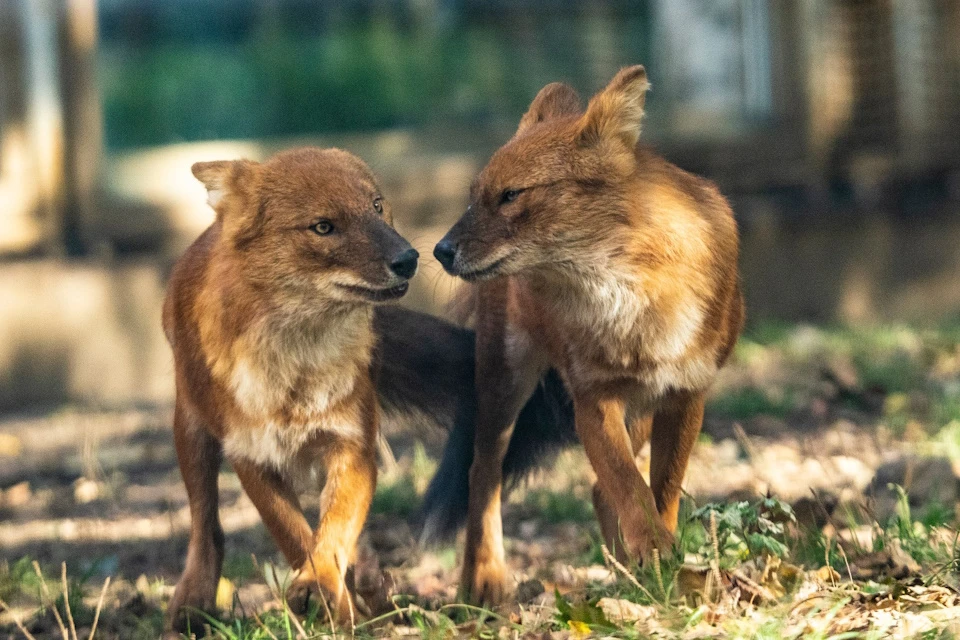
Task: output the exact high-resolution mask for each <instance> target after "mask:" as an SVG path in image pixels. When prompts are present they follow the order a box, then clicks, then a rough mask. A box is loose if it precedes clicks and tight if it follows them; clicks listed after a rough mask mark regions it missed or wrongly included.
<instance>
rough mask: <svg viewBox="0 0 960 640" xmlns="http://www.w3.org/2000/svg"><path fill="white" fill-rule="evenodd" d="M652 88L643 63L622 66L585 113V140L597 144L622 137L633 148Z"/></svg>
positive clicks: (591, 100) (583, 140) (581, 135)
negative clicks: (647, 97)
mask: <svg viewBox="0 0 960 640" xmlns="http://www.w3.org/2000/svg"><path fill="white" fill-rule="evenodd" d="M649 88H650V83H649V82H647V71H646V70H645V69H644V68H643V65H639V64H638V65H636V66H633V67H626V68H623V69H621V70H620V72H619V73H618V74H617V75H615V76H614V77H613V80H611V81H610V84H608V85H607V87H606V88H605V89H604V90H603V91H601V92H600V93H598V94H597V95H595V96H594V97H593V98H591V99H590V104H589V105H587V112H586V113H585V114H584V115H583V128H582V130H581V132H580V140H581V142H583V143H584V144H595V143H597V142H600V141H601V140H605V139H620V140H622V141H623V143H624V144H625V145H627V147H628V148H630V149H633V147H635V146H636V144H637V140H639V139H640V121H641V120H642V119H643V105H644V102H645V100H646V95H647V89H649Z"/></svg>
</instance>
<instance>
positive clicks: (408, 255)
mask: <svg viewBox="0 0 960 640" xmlns="http://www.w3.org/2000/svg"><path fill="white" fill-rule="evenodd" d="M419 257H420V254H419V253H417V250H416V249H414V248H413V247H410V248H409V249H407V250H406V251H402V252H400V254H398V255H397V256H395V257H394V258H393V260H391V261H390V271H393V272H394V273H395V274H397V275H398V276H400V277H401V278H412V277H413V274H415V273H416V272H417V258H419Z"/></svg>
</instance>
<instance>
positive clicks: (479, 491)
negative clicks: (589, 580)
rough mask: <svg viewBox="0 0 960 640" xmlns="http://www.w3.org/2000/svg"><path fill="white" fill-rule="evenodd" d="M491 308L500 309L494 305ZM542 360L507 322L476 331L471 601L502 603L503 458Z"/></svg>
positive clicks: (464, 579)
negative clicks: (501, 513) (475, 419)
mask: <svg viewBox="0 0 960 640" xmlns="http://www.w3.org/2000/svg"><path fill="white" fill-rule="evenodd" d="M484 304H487V303H484ZM488 308H497V307H496V306H494V305H492V304H491V305H490V307H488ZM500 308H502V307H500ZM538 356H539V353H538V352H537V349H536V348H535V347H534V346H533V343H532V341H531V340H530V338H529V336H528V335H526V334H525V333H522V332H520V330H519V329H516V328H514V329H508V328H507V327H506V323H505V322H493V321H491V319H489V318H488V319H487V322H485V323H484V326H483V328H481V327H478V331H477V371H476V380H477V422H476V434H475V436H474V453H473V464H472V465H471V467H470V501H469V506H468V512H467V539H466V546H465V549H464V560H463V573H462V575H461V578H460V583H461V588H462V590H463V592H464V596H465V597H466V598H467V599H468V600H470V601H473V602H477V603H488V604H496V603H498V602H500V601H501V600H502V599H503V595H504V588H505V581H506V561H505V559H504V549H503V523H502V521H501V515H500V499H501V489H502V485H503V458H504V456H505V455H506V453H507V447H508V446H509V444H510V437H511V435H512V433H513V424H514V422H515V421H516V419H517V415H518V414H519V413H520V409H521V408H522V407H523V405H524V403H525V402H526V401H527V399H528V398H529V397H530V395H531V394H532V393H533V390H534V389H535V388H536V385H537V382H538V381H539V380H540V377H541V375H542V374H543V372H544V370H545V369H546V365H545V363H544V360H543V358H542V357H538Z"/></svg>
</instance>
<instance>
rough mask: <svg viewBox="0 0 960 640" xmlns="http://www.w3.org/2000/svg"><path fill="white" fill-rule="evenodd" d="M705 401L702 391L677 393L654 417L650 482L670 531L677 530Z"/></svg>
mask: <svg viewBox="0 0 960 640" xmlns="http://www.w3.org/2000/svg"><path fill="white" fill-rule="evenodd" d="M703 405H704V394H702V393H699V394H676V395H674V396H671V397H669V398H667V399H666V401H665V402H664V404H663V407H662V408H661V409H660V410H659V411H657V414H656V415H655V416H654V419H653V432H652V434H651V436H650V486H651V488H652V489H653V495H654V497H655V498H656V501H657V509H658V510H659V511H660V517H661V518H662V519H663V522H664V524H665V525H666V527H667V528H668V529H669V530H670V531H676V530H677V515H678V513H679V510H680V489H681V483H682V482H683V474H684V473H685V472H686V470H687V462H689V460H690V453H691V452H692V451H693V445H694V444H696V442H697V436H698V435H699V434H700V428H701V426H702V425H703Z"/></svg>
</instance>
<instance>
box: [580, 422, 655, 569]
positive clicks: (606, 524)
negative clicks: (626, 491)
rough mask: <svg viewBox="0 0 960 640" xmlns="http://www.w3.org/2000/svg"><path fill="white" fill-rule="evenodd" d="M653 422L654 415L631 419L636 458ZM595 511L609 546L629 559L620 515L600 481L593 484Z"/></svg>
mask: <svg viewBox="0 0 960 640" xmlns="http://www.w3.org/2000/svg"><path fill="white" fill-rule="evenodd" d="M652 424H653V416H642V417H640V418H636V419H634V420H632V421H630V424H629V425H628V427H627V432H628V433H629V435H630V444H631V448H632V450H633V457H634V460H636V457H637V455H639V453H640V450H641V449H642V448H643V445H644V444H646V442H647V440H648V439H649V438H650V429H651V426H652ZM593 511H594V513H596V515H597V521H598V522H599V523H600V534H601V535H602V536H603V541H604V542H605V543H606V545H607V548H608V549H609V550H610V552H611V553H612V554H613V555H614V557H616V558H617V560H619V561H620V562H626V561H627V560H629V558H628V556H627V552H626V550H625V549H624V544H623V536H622V535H621V533H620V517H619V516H618V515H617V510H616V509H615V508H614V506H613V502H612V501H611V500H609V499H607V498H606V496H604V494H603V491H601V489H600V483H599V482H598V483H596V484H594V485H593Z"/></svg>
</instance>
